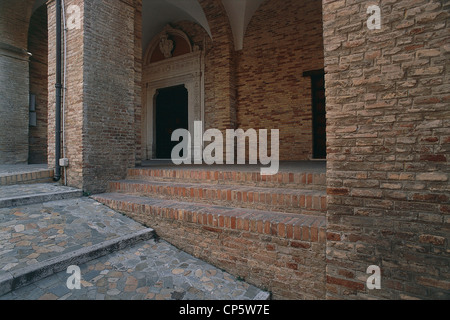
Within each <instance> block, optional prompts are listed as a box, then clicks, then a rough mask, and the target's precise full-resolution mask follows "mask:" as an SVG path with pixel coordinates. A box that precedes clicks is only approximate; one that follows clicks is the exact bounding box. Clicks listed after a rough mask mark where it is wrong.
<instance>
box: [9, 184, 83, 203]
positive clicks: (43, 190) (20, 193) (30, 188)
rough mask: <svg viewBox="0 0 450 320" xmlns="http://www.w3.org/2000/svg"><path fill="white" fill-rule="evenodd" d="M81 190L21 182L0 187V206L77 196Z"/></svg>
mask: <svg viewBox="0 0 450 320" xmlns="http://www.w3.org/2000/svg"><path fill="white" fill-rule="evenodd" d="M81 196H83V191H82V190H79V189H75V188H69V187H63V186H60V185H58V184H54V183H43V184H22V185H9V186H1V187H0V208H8V207H17V206H24V205H30V204H36V203H43V202H50V201H57V200H65V199H72V198H78V197H81Z"/></svg>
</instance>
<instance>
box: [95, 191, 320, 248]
mask: <svg viewBox="0 0 450 320" xmlns="http://www.w3.org/2000/svg"><path fill="white" fill-rule="evenodd" d="M92 198H93V199H94V200H96V201H99V202H101V203H103V204H104V205H106V206H108V207H110V208H111V209H113V210H116V211H119V212H122V213H125V214H127V215H129V216H130V217H131V218H134V219H136V220H137V221H145V220H147V218H148V216H155V217H159V218H160V219H165V220H172V221H178V222H180V223H194V224H198V225H202V227H203V229H205V230H206V231H209V232H218V233H220V232H221V230H222V229H229V230H244V231H249V232H254V233H259V234H265V235H272V236H277V237H280V238H285V239H289V240H300V241H311V242H321V243H325V241H326V230H325V229H326V228H325V226H326V219H325V217H323V216H317V215H305V214H292V213H283V212H274V211H264V210H256V209H249V208H233V207H224V206H217V205H212V204H205V203H192V202H182V201H175V200H167V199H156V198H148V197H142V196H134V195H129V194H122V193H104V194H99V195H95V196H92ZM298 245H301V244H298Z"/></svg>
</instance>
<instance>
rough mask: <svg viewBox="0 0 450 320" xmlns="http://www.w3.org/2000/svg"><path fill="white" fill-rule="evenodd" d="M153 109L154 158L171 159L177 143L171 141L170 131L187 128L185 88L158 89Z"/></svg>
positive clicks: (186, 96) (186, 93)
mask: <svg viewBox="0 0 450 320" xmlns="http://www.w3.org/2000/svg"><path fill="white" fill-rule="evenodd" d="M155 109H156V110H155V113H156V114H155V122H156V123H155V129H156V130H155V139H156V159H171V156H172V149H173V148H174V147H175V146H176V145H177V144H178V143H179V141H172V133H173V132H174V131H175V130H177V129H186V130H188V129H189V117H188V92H187V89H186V88H185V87H184V86H183V85H181V86H175V87H170V88H164V89H159V90H158V93H157V95H156V108H155Z"/></svg>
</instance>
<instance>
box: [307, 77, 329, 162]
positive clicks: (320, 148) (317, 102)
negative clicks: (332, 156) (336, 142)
mask: <svg viewBox="0 0 450 320" xmlns="http://www.w3.org/2000/svg"><path fill="white" fill-rule="evenodd" d="M304 76H309V77H311V90H312V107H313V110H312V115H313V157H314V159H326V158H327V119H326V106H325V102H326V100H325V74H324V71H323V70H317V71H311V72H305V74H304Z"/></svg>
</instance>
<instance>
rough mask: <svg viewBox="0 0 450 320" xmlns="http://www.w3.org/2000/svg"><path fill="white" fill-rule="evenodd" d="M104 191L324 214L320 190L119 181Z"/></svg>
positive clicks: (324, 201) (322, 192)
mask: <svg viewBox="0 0 450 320" xmlns="http://www.w3.org/2000/svg"><path fill="white" fill-rule="evenodd" d="M108 191H109V192H112V193H114V192H117V193H127V194H132V195H142V196H149V197H156V198H161V197H164V198H169V199H174V198H175V199H179V200H180V201H189V202H202V203H210V204H216V205H225V206H230V207H244V208H252V209H259V210H271V211H281V212H288V213H300V214H301V213H304V214H316V215H325V212H326V206H327V198H326V192H325V191H320V190H303V189H289V188H267V187H266V188H263V187H255V186H246V185H230V184H207V183H179V182H172V181H170V182H169V181H146V180H122V181H115V182H110V183H109V188H108Z"/></svg>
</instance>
